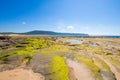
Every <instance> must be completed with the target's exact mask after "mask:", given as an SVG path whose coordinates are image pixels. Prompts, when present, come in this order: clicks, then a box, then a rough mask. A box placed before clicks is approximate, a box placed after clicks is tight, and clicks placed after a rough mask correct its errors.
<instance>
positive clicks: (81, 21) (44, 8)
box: [0, 0, 120, 35]
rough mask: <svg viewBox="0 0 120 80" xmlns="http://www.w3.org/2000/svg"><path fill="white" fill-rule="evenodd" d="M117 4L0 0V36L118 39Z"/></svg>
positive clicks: (107, 1)
mask: <svg viewBox="0 0 120 80" xmlns="http://www.w3.org/2000/svg"><path fill="white" fill-rule="evenodd" d="M119 3H120V0H0V32H26V31H31V30H49V31H56V32H72V33H88V34H91V35H120V5H119Z"/></svg>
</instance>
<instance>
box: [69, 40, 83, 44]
mask: <svg viewBox="0 0 120 80" xmlns="http://www.w3.org/2000/svg"><path fill="white" fill-rule="evenodd" d="M69 42H70V44H82V43H83V41H82V40H69Z"/></svg>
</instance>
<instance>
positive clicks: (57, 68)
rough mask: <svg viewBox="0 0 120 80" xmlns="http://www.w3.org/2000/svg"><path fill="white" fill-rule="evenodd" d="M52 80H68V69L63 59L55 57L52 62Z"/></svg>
mask: <svg viewBox="0 0 120 80" xmlns="http://www.w3.org/2000/svg"><path fill="white" fill-rule="evenodd" d="M52 72H53V73H54V74H53V80H70V79H69V69H68V67H67V65H66V60H65V59H64V58H63V57H60V56H55V57H54V58H53V62H52Z"/></svg>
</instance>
